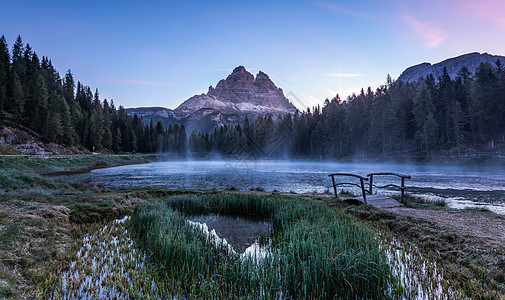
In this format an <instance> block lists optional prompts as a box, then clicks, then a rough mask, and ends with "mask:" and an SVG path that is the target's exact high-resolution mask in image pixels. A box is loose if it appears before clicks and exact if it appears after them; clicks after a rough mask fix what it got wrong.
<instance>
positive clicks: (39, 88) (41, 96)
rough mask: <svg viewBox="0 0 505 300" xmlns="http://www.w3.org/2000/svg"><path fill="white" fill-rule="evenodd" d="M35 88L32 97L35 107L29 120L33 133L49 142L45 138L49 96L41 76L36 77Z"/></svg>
mask: <svg viewBox="0 0 505 300" xmlns="http://www.w3.org/2000/svg"><path fill="white" fill-rule="evenodd" d="M35 86H36V88H35V94H34V95H33V96H34V99H35V101H36V103H35V105H36V106H35V109H34V112H33V118H32V120H31V121H32V126H33V128H34V130H35V131H37V132H38V133H40V134H42V135H44V136H46V138H47V139H48V140H50V139H49V137H47V135H48V132H47V131H48V121H49V110H48V100H49V95H48V92H47V88H46V84H45V81H44V78H43V77H42V75H40V74H39V76H37V81H36V84H35ZM53 141H54V140H53Z"/></svg>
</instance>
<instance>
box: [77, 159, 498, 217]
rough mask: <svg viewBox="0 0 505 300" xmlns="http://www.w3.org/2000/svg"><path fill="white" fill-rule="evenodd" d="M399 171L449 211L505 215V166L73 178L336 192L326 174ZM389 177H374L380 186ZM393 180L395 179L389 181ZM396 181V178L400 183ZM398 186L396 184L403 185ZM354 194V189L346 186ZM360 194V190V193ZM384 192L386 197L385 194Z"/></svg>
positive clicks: (205, 169)
mask: <svg viewBox="0 0 505 300" xmlns="http://www.w3.org/2000/svg"><path fill="white" fill-rule="evenodd" d="M379 171H380V172H396V173H404V174H408V175H411V176H412V179H411V180H407V181H406V185H407V187H408V192H410V193H413V194H420V195H423V196H424V197H428V198H432V199H434V200H436V199H438V198H444V199H446V202H447V203H448V205H449V206H450V207H455V208H464V207H475V206H476V207H486V208H489V209H490V210H493V211H495V212H497V213H502V214H505V206H504V205H505V167H503V166H488V167H483V166H472V167H469V166H466V167H463V166H450V165H444V166H436V165H416V164H384V163H340V162H306V161H287V160H282V161H280V160H278V161H276V160H254V161H250V160H220V161H167V162H154V163H149V164H142V165H128V166H120V167H114V168H106V169H98V170H94V171H92V172H91V173H90V174H85V175H80V176H78V177H74V179H73V180H75V181H79V182H85V183H104V184H105V185H106V186H107V187H108V188H111V189H129V188H135V187H142V186H165V187H168V188H172V189H212V188H216V189H220V190H221V189H224V188H226V187H235V188H237V189H239V190H243V191H244V190H249V189H254V188H257V187H261V188H263V189H264V190H266V191H273V190H278V191H281V192H296V193H307V192H309V193H312V192H319V193H321V192H324V191H330V192H331V191H332V190H333V188H332V185H331V180H330V178H329V177H328V174H331V173H338V172H345V173H355V174H360V175H366V174H368V173H372V172H379ZM385 180H388V179H387V178H380V177H377V178H374V182H376V183H377V184H381V183H385V182H386V181H385ZM389 180H395V179H394V178H392V179H391V178H390V179H389ZM396 180H398V179H396ZM399 183H400V182H399V180H398V182H396V184H399ZM348 190H351V191H352V188H348ZM356 192H357V193H358V192H359V191H356ZM386 193H388V192H387V191H386Z"/></svg>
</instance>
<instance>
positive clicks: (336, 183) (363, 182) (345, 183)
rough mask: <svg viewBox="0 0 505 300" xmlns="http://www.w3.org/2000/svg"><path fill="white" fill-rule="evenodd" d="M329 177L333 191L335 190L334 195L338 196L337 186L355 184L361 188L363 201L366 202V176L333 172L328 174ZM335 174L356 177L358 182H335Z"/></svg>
mask: <svg viewBox="0 0 505 300" xmlns="http://www.w3.org/2000/svg"><path fill="white" fill-rule="evenodd" d="M328 176H330V177H331V181H332V182H333V191H334V192H335V197H338V193H337V186H340V185H345V186H357V187H359V188H361V192H362V193H363V202H365V204H366V192H367V191H366V189H365V181H368V178H366V177H363V176H361V175H356V174H351V173H334V174H330V175H328ZM335 176H347V177H356V178H359V182H360V184H357V183H353V182H335Z"/></svg>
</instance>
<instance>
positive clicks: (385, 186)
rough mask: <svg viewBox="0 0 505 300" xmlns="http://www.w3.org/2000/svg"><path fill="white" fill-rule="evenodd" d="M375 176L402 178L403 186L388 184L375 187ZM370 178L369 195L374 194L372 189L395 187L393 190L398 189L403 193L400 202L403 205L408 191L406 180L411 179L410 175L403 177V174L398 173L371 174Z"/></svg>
mask: <svg viewBox="0 0 505 300" xmlns="http://www.w3.org/2000/svg"><path fill="white" fill-rule="evenodd" d="M374 176H397V177H400V178H401V179H402V180H401V182H402V183H401V185H400V186H399V185H396V184H386V185H382V186H379V185H375V184H373V177H374ZM367 177H368V180H369V181H368V184H369V190H368V193H369V194H372V187H376V188H379V189H384V188H388V187H393V188H397V189H399V190H400V192H401V198H400V202H401V203H403V200H404V197H405V190H406V189H407V187H406V186H405V179H410V178H411V177H410V175H403V174H398V173H391V172H383V173H370V174H368V175H367Z"/></svg>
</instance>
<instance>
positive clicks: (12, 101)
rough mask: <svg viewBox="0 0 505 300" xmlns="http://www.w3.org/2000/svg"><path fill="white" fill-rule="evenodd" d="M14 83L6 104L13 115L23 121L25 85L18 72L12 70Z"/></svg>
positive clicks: (6, 107)
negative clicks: (22, 83)
mask: <svg viewBox="0 0 505 300" xmlns="http://www.w3.org/2000/svg"><path fill="white" fill-rule="evenodd" d="M11 77H12V84H11V87H10V88H11V90H10V97H8V98H7V102H6V104H5V109H6V110H7V111H8V112H9V113H11V114H12V115H13V117H14V118H15V119H16V120H18V121H21V119H22V117H23V112H24V101H23V99H24V96H23V86H22V85H21V82H20V80H19V76H18V74H17V73H16V72H15V71H13V72H12V76H11Z"/></svg>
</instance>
